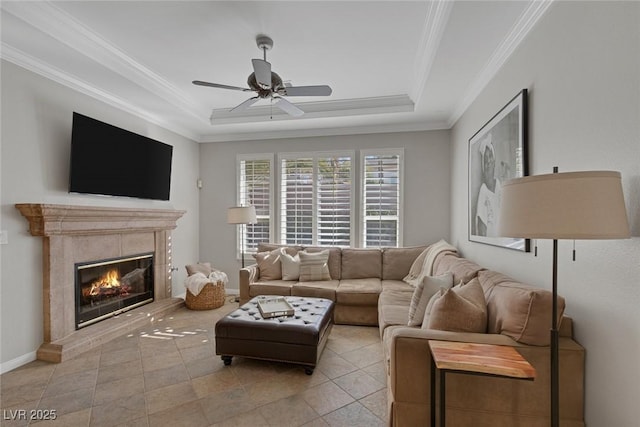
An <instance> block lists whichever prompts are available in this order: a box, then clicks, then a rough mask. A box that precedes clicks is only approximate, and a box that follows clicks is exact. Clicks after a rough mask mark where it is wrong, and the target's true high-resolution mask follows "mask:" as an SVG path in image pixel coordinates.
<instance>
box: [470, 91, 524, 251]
mask: <svg viewBox="0 0 640 427" xmlns="http://www.w3.org/2000/svg"><path fill="white" fill-rule="evenodd" d="M527 97H528V93H527V89H522V90H521V91H520V92H519V93H518V94H517V95H516V96H514V97H513V98H512V99H511V100H510V101H509V102H507V104H506V105H505V106H504V107H502V108H501V109H500V111H498V112H497V113H496V114H495V115H494V116H493V117H492V118H491V119H490V120H489V121H488V122H487V123H485V124H484V125H483V126H482V127H481V128H480V130H478V131H477V132H476V133H475V134H474V135H473V136H472V137H471V138H470V139H469V157H468V160H469V165H468V178H469V194H468V200H469V206H468V208H469V209H468V212H469V241H471V242H478V243H484V244H488V245H494V246H500V247H503V248H508V249H514V250H518V251H523V252H529V250H530V248H529V239H522V238H510V237H501V236H499V235H498V222H499V212H500V201H501V197H500V196H501V187H502V183H503V182H505V181H506V180H509V179H513V178H520V177H523V176H527V175H528V173H529V171H528V156H527V146H528V141H527V139H528V138H527V135H528V119H527V115H528V111H527Z"/></svg>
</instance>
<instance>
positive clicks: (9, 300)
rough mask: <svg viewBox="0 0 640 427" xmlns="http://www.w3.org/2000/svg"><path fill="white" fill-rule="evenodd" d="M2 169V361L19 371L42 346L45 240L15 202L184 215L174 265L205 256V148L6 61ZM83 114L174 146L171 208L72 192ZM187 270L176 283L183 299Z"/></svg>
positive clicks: (176, 239) (176, 237) (166, 204)
mask: <svg viewBox="0 0 640 427" xmlns="http://www.w3.org/2000/svg"><path fill="white" fill-rule="evenodd" d="M1 72H2V75H1V77H2V158H1V161H2V168H1V178H2V181H1V193H0V196H1V198H0V202H1V207H0V209H1V210H0V213H1V216H0V219H1V221H0V224H1V225H0V226H1V227H2V229H3V230H7V231H8V234H9V244H7V245H2V246H0V250H1V251H2V252H1V255H2V260H1V270H0V273H1V274H0V278H1V282H0V320H1V324H0V334H1V337H0V363H2V365H1V368H2V369H1V370H2V371H6V370H8V369H12V368H15V367H16V366H19V365H20V364H23V363H26V362H28V361H29V360H33V358H35V351H36V350H37V349H38V347H39V346H40V344H41V343H42V335H43V329H42V328H43V320H42V238H40V237H33V236H31V235H30V234H29V232H28V223H27V220H26V219H25V218H23V217H22V215H20V213H19V212H18V210H17V209H16V208H15V207H14V205H15V204H16V203H53V204H69V205H99V206H111V207H140V208H158V209H171V208H174V209H180V210H186V211H187V213H186V214H185V215H184V216H183V217H182V218H181V219H180V220H178V228H177V229H176V230H174V231H173V233H172V236H173V240H172V241H173V263H174V265H175V266H183V265H184V264H186V263H188V262H190V261H191V260H192V259H195V258H197V254H198V236H199V234H198V222H199V219H198V191H197V188H196V179H197V176H198V174H197V167H194V165H197V164H198V144H197V143H195V142H193V141H191V140H188V139H185V138H183V137H181V136H178V135H176V134H174V133H171V132H169V131H166V130H164V129H162V128H160V127H158V126H156V125H152V124H149V123H147V122H145V121H143V120H141V119H139V118H137V117H134V116H132V115H130V114H127V113H124V112H122V111H119V110H117V109H115V108H113V107H111V106H108V105H106V104H104V103H102V102H99V101H97V100H95V99H93V98H90V97H88V96H86V95H83V94H81V93H79V92H76V91H74V90H71V89H69V88H67V87H65V86H62V85H59V84H57V83H55V82H53V81H51V80H48V79H45V78H43V77H40V76H38V75H36V74H34V73H31V72H29V71H26V70H24V69H22V68H20V67H17V66H15V65H13V64H11V63H8V62H6V61H2V69H1ZM73 111H77V112H80V113H83V114H86V115H88V116H91V117H95V118H97V119H99V120H101V121H105V122H108V123H111V124H113V125H115V126H119V127H122V128H125V129H127V130H130V131H133V132H136V133H139V134H142V135H145V136H148V137H150V138H154V139H157V140H159V141H162V142H165V143H167V144H170V145H172V146H173V164H172V169H173V174H172V175H173V176H172V181H171V197H170V201H169V202H160V201H146V200H136V199H129V198H122V197H99V196H87V195H78V194H69V193H68V182H69V148H70V143H71V121H72V112H73ZM183 271H184V268H181V269H180V271H178V272H177V274H175V275H174V278H173V293H174V295H176V294H180V293H184V288H183V286H182V283H183V281H184V277H185V275H186V274H185V273H184V272H183Z"/></svg>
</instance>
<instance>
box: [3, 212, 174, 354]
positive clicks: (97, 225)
mask: <svg viewBox="0 0 640 427" xmlns="http://www.w3.org/2000/svg"><path fill="white" fill-rule="evenodd" d="M16 208H17V209H18V210H19V211H20V213H21V214H22V215H23V216H24V217H25V218H27V220H28V221H29V232H30V233H31V235H33V236H40V237H42V256H43V259H42V290H43V298H42V299H43V314H44V343H43V344H42V345H41V346H40V348H39V349H38V351H37V358H38V359H40V360H45V361H49V362H61V361H62V360H66V359H67V358H71V357H73V356H75V355H77V354H79V353H82V352H84V351H87V350H90V349H92V348H94V347H97V346H100V345H102V344H104V343H105V342H107V341H109V340H111V339H113V338H115V337H117V336H120V335H122V334H124V333H126V332H128V331H131V330H133V329H136V328H139V327H140V326H142V325H144V324H145V323H148V322H149V321H151V320H152V319H153V318H157V317H159V316H162V315H164V314H166V313H168V312H170V311H172V310H175V309H176V308H178V307H180V306H181V305H182V304H183V300H182V299H181V298H172V297H171V280H170V279H171V255H170V254H171V252H170V250H171V230H173V229H175V228H176V221H177V220H178V219H179V218H180V217H182V215H184V213H185V211H179V210H169V209H138V208H133V209H131V208H104V207H95V206H68V205H52V204H17V205H16ZM147 252H153V254H154V278H155V283H154V301H153V302H152V303H150V304H146V305H144V306H142V307H138V308H136V309H133V310H131V311H128V312H126V313H122V314H120V315H119V316H116V317H112V318H109V319H106V320H103V321H101V322H98V323H96V324H94V325H90V326H87V327H85V328H82V329H80V330H76V328H75V284H74V266H75V263H78V262H86V261H93V260H101V259H107V258H116V257H121V256H127V255H136V254H140V253H147Z"/></svg>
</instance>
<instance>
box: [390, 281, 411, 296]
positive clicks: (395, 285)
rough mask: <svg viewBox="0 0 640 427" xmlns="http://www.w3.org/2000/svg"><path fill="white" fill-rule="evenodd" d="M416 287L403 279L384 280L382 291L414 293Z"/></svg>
mask: <svg viewBox="0 0 640 427" xmlns="http://www.w3.org/2000/svg"><path fill="white" fill-rule="evenodd" d="M413 290H414V287H413V286H411V285H410V284H408V283H407V282H403V281H402V280H384V279H383V280H382V292H384V291H403V292H409V293H410V294H412V293H413Z"/></svg>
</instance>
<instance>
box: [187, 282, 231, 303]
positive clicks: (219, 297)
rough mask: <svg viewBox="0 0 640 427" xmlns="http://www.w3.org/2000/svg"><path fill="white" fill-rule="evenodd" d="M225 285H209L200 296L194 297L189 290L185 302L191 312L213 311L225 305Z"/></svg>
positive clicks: (218, 283)
mask: <svg viewBox="0 0 640 427" xmlns="http://www.w3.org/2000/svg"><path fill="white" fill-rule="evenodd" d="M224 296H225V295H224V283H222V281H218V282H217V283H207V284H206V285H204V288H202V290H201V291H200V293H199V294H198V295H193V294H192V293H191V291H189V289H187V296H186V298H185V300H184V303H185V305H186V306H187V308H189V309H191V310H211V309H213V308H218V307H222V306H223V305H224Z"/></svg>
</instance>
